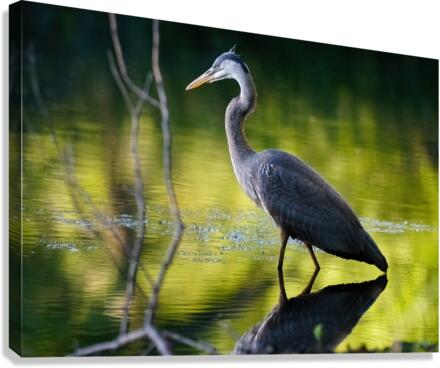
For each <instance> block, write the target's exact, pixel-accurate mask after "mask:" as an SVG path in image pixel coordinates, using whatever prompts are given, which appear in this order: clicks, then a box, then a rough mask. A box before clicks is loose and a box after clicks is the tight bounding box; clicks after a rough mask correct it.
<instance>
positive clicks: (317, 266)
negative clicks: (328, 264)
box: [304, 242, 321, 270]
mask: <svg viewBox="0 0 440 368" xmlns="http://www.w3.org/2000/svg"><path fill="white" fill-rule="evenodd" d="M304 244H305V245H306V247H307V249H308V250H309V253H310V255H311V256H312V259H313V263H314V264H315V268H316V269H318V270H320V269H321V266H320V265H319V263H318V260H317V259H316V256H315V253H313V248H312V246H311V245H310V244H309V243H307V242H306V243H304Z"/></svg>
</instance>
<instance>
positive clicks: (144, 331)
mask: <svg viewBox="0 0 440 368" xmlns="http://www.w3.org/2000/svg"><path fill="white" fill-rule="evenodd" d="M143 338H148V339H149V340H150V341H151V342H152V343H153V344H154V346H155V347H156V349H157V350H158V351H159V353H160V354H162V355H171V350H170V347H169V343H168V341H167V340H166V339H165V338H164V337H163V336H162V335H161V333H160V332H159V331H158V330H157V329H156V328H155V327H154V326H151V325H149V326H144V327H143V328H141V329H138V330H133V331H130V332H128V333H126V334H122V335H119V336H118V337H117V338H115V339H114V340H111V341H106V342H101V343H98V344H95V345H90V346H88V347H85V348H79V349H77V350H76V351H75V352H74V353H73V354H72V355H71V356H87V355H97V354H100V353H103V352H105V351H109V350H116V349H120V348H122V347H124V346H125V345H127V344H129V343H131V342H134V341H138V340H141V339H143Z"/></svg>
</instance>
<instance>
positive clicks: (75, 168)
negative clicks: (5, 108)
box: [9, 1, 438, 357]
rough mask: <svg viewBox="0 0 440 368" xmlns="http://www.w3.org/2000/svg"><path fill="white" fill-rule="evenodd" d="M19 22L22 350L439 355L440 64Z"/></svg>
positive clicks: (16, 102) (46, 20) (13, 133)
mask: <svg viewBox="0 0 440 368" xmlns="http://www.w3.org/2000/svg"><path fill="white" fill-rule="evenodd" d="M9 20H10V45H9V46H10V47H9V51H10V52H9V91H10V121H9V124H10V136H9V148H10V154H9V159H10V166H9V172H10V176H9V188H10V206H9V208H10V244H9V247H10V250H9V280H10V282H9V321H10V323H9V344H10V348H11V349H13V350H14V351H15V352H16V353H17V354H19V355H21V356H24V357H53V356H128V355H131V356H133V355H134V356H155V355H226V354H231V355H232V354H237V355H238V354H241V355H242V354H299V353H314V354H319V353H358V352H362V353H393V352H434V351H438V60H433V59H427V58H423V57H415V56H406V55H397V54H390V53H385V52H377V51H370V50H362V49H355V48H348V47H341V46H336V45H327V44H321V43H314V42H305V41H300V40H292V39H285V38H277V37H269V36H264V35H257V34H250V33H243V32H237V31H231V30H224V29H216V28H209V27H201V26H196V25H188V24H181V23H173V22H165V21H160V20H152V19H144V18H139V17H131V16H123V15H116V14H107V13H104V12H95V11H89V10H85V9H74V8H67V7H60V6H53V5H44V4H39V3H35V2H28V1H21V2H18V3H15V4H13V5H11V7H10V12H9Z"/></svg>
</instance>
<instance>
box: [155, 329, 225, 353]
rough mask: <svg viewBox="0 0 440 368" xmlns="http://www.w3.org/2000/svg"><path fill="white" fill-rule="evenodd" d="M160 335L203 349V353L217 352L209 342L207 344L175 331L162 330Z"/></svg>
mask: <svg viewBox="0 0 440 368" xmlns="http://www.w3.org/2000/svg"><path fill="white" fill-rule="evenodd" d="M162 335H163V336H165V337H168V338H170V339H172V340H174V341H177V342H179V343H181V344H184V345H188V346H191V347H193V348H195V349H197V350H200V351H204V352H205V353H208V354H218V351H217V349H216V348H215V347H214V346H212V345H211V344H208V343H205V342H202V341H195V340H191V339H189V338H188V337H186V336H182V335H180V334H177V333H175V332H171V331H166V330H162Z"/></svg>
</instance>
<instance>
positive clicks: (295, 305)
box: [234, 270, 388, 354]
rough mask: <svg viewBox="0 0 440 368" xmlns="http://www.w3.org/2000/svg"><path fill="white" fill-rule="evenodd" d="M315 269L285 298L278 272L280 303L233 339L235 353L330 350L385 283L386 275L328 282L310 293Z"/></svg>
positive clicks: (283, 352)
mask: <svg viewBox="0 0 440 368" xmlns="http://www.w3.org/2000/svg"><path fill="white" fill-rule="evenodd" d="M317 274H318V271H315V273H314V274H313V276H312V278H311V279H310V281H309V283H308V285H307V286H306V288H305V289H304V290H303V291H302V292H301V293H300V294H299V295H298V296H296V297H294V298H290V299H288V298H287V296H286V291H285V288H284V279H283V272H282V270H280V271H279V272H278V276H279V285H280V298H279V303H278V304H277V305H276V306H275V307H274V308H273V309H272V310H271V311H270V312H269V313H268V314H267V316H266V317H265V318H264V320H263V321H262V322H260V323H258V324H257V325H255V326H254V327H252V328H251V329H250V330H249V331H248V332H246V333H245V334H244V335H243V336H242V337H241V338H240V339H239V340H238V342H237V343H236V345H235V348H234V354H289V353H332V352H334V350H335V349H336V347H337V346H338V345H339V344H340V343H341V342H342V340H344V339H345V338H346V337H347V336H348V335H349V334H350V332H351V331H352V330H353V328H354V327H355V326H356V324H357V323H358V322H359V320H360V318H361V317H362V316H363V315H364V314H365V312H366V311H367V310H368V309H369V308H370V307H371V305H373V303H374V302H375V301H376V300H377V298H378V297H379V295H380V294H381V293H382V291H383V290H384V289H385V287H386V285H387V282H388V280H387V278H386V276H385V275H382V276H379V277H378V278H377V279H375V280H371V281H366V282H362V283H354V284H340V285H331V286H327V287H325V288H324V289H322V290H319V291H317V292H314V293H311V289H312V286H313V283H314V281H315V279H316V276H317Z"/></svg>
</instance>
